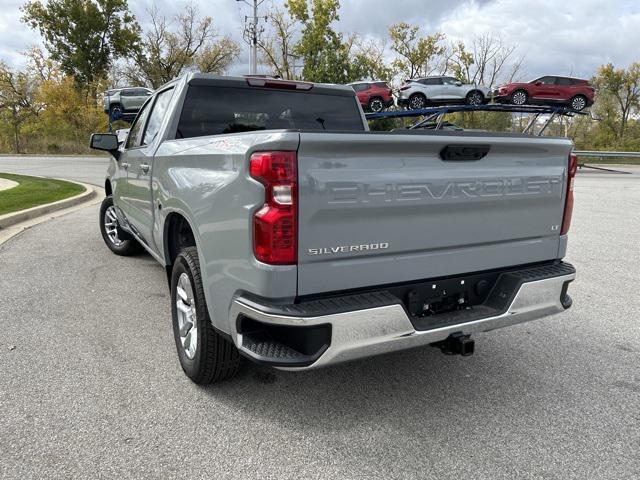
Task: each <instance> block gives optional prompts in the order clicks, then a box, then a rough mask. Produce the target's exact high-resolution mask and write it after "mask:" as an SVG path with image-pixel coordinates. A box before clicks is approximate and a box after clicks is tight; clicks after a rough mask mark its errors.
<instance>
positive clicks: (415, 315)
mask: <svg viewBox="0 0 640 480" xmlns="http://www.w3.org/2000/svg"><path fill="white" fill-rule="evenodd" d="M90 144H91V147H92V148H95V149H100V150H106V151H108V152H110V153H111V154H112V159H111V162H110V165H109V168H108V172H107V177H106V180H105V185H104V187H105V192H106V198H105V200H104V201H103V203H102V206H101V208H100V229H101V232H102V236H103V238H104V241H105V243H106V245H107V246H108V247H109V248H110V249H111V250H112V251H113V252H114V253H116V254H118V255H132V254H135V253H137V252H140V251H141V250H143V249H144V250H146V251H147V252H149V254H150V255H151V256H153V257H154V258H155V259H156V260H157V261H158V262H160V263H161V264H162V265H163V266H164V267H165V269H166V274H167V279H168V284H169V289H170V293H171V311H172V320H173V332H174V337H175V343H176V348H177V352H178V358H179V361H180V364H181V366H182V368H183V370H184V372H185V373H186V374H187V376H188V377H189V378H191V379H192V380H193V381H194V382H197V383H210V382H214V381H219V380H223V379H225V378H229V377H232V376H233V375H234V374H235V373H236V372H237V370H238V368H239V365H240V360H241V358H243V357H245V358H248V359H250V360H252V361H254V362H258V363H261V364H265V365H271V366H274V367H276V368H282V369H293V370H305V369H311V368H318V367H322V366H326V365H331V364H335V363H339V362H344V361H347V360H355V359H364V358H367V357H370V356H373V355H378V354H381V353H386V352H392V351H396V350H401V349H406V348H412V347H417V346H421V345H435V346H438V347H439V348H441V349H442V350H444V351H446V352H449V353H460V354H463V355H468V354H470V353H472V352H473V347H474V343H473V339H471V337H470V335H471V334H472V333H474V332H483V331H488V330H493V329H496V328H500V327H505V326H508V325H513V324H516V323H520V322H526V321H529V320H533V319H537V318H542V317H547V316H549V315H552V314H555V313H559V312H562V311H564V310H565V309H567V308H569V306H570V305H571V298H570V297H569V295H568V293H567V290H568V286H569V283H570V282H571V281H572V280H573V279H574V278H575V270H574V268H573V267H572V266H571V265H570V264H568V263H565V262H563V261H562V258H563V256H564V255H565V251H566V247H567V233H568V230H569V225H570V221H571V212H572V207H573V192H572V190H573V187H572V185H573V177H574V175H575V173H576V158H575V157H574V156H573V155H572V143H571V142H570V141H569V140H568V139H566V138H552V137H529V136H523V135H510V134H493V133H483V132H466V131H462V132H458V131H445V132H443V131H437V130H397V131H393V132H370V131H369V130H368V126H367V121H366V119H365V117H364V114H363V111H362V109H361V107H360V105H359V103H358V100H357V98H356V96H355V93H354V91H353V89H351V88H350V87H346V86H338V85H323V84H312V83H304V82H291V81H283V80H274V79H268V78H251V77H248V78H240V77H238V78H234V77H217V76H213V75H208V74H188V75H186V76H184V77H182V78H180V79H177V80H175V81H173V82H170V83H168V84H167V85H165V86H163V87H161V88H160V89H158V90H157V91H156V92H154V94H153V96H152V97H151V98H150V99H149V100H148V101H147V102H146V103H145V104H144V105H143V107H142V108H141V110H140V112H139V114H138V116H137V118H136V120H135V121H134V122H133V124H132V126H131V129H130V131H129V133H128V136H127V139H126V141H125V142H123V143H121V144H119V143H118V138H117V136H116V135H113V134H93V135H92V137H91V141H90Z"/></svg>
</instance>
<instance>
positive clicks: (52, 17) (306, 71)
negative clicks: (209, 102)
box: [0, 0, 640, 153]
mask: <svg viewBox="0 0 640 480" xmlns="http://www.w3.org/2000/svg"><path fill="white" fill-rule="evenodd" d="M21 11H22V21H23V22H24V24H25V25H26V26H28V27H29V28H32V29H34V30H36V31H38V32H39V33H40V35H41V37H42V41H43V42H42V43H43V45H44V49H40V48H38V47H32V48H30V49H28V50H27V51H26V52H23V56H24V67H22V68H19V69H16V68H11V67H9V66H8V65H7V64H6V63H4V62H2V61H0V152H4V153H9V152H15V153H84V152H87V146H86V144H87V139H88V136H89V134H90V133H91V132H93V131H99V130H105V129H106V128H107V115H105V113H104V112H103V110H102V104H101V102H102V93H103V92H104V91H105V90H107V89H108V88H113V87H118V86H146V87H150V88H158V87H159V86H161V85H162V84H164V83H166V82H168V81H170V80H172V79H173V78H175V77H177V76H179V75H181V74H183V73H185V72H188V71H203V72H211V73H216V74H224V73H226V72H228V71H229V69H230V68H231V67H232V66H234V65H235V64H236V63H237V61H238V57H239V55H240V52H241V49H242V48H246V47H245V46H243V45H241V44H239V43H238V42H236V41H235V40H234V39H232V38H231V37H229V36H225V35H220V34H219V33H218V30H217V28H216V24H215V23H214V18H212V17H210V16H207V15H203V14H202V12H200V11H199V10H198V9H197V8H196V7H195V6H193V5H190V4H187V5H186V6H185V8H184V9H182V10H181V12H180V13H179V14H177V15H175V16H173V17H167V16H166V15H165V14H163V13H162V12H161V11H160V10H158V9H157V8H156V7H152V8H151V9H150V10H149V11H148V12H147V13H148V19H149V20H148V22H146V23H145V24H144V27H143V26H141V24H140V23H139V22H138V20H137V19H136V17H135V16H134V14H133V13H132V12H131V11H130V9H129V6H128V3H127V0H45V1H28V2H27V3H25V4H24V5H23V6H22V8H21ZM215 20H216V21H217V22H218V23H221V22H222V21H224V19H215ZM262 22H263V24H264V26H265V31H264V33H263V34H262V35H261V36H260V38H259V42H258V49H259V61H260V64H261V70H262V72H261V73H265V74H270V75H276V76H279V77H281V78H284V79H304V80H307V81H314V82H327V83H348V82H352V81H357V80H363V79H376V80H385V81H387V82H389V83H390V84H391V85H392V86H395V87H397V86H399V85H400V84H401V83H402V82H403V81H404V80H405V79H407V78H413V77H419V76H426V75H435V74H437V75H439V74H447V75H452V76H455V77H457V78H458V79H460V80H461V81H464V82H475V83H479V84H483V85H486V86H488V87H494V86H496V85H498V84H500V83H504V82H509V81H515V80H523V79H524V78H523V76H524V75H525V74H526V71H525V60H526V59H525V56H524V55H523V54H522V53H521V50H520V49H519V47H518V46H517V45H512V44H507V43H506V42H504V41H503V39H502V38H501V37H500V35H499V34H496V33H486V34H484V35H481V36H479V37H477V38H475V39H473V40H471V41H469V42H466V43H465V42H461V41H452V40H450V39H449V38H447V36H446V34H445V33H444V32H426V31H425V30H424V29H423V28H421V26H420V25H412V24H409V23H405V22H400V23H397V24H394V25H391V26H389V28H388V31H387V32H386V34H385V35H384V37H383V38H381V39H380V38H367V37H363V36H361V35H358V34H354V33H345V32H341V31H340V30H339V27H340V2H339V0H288V1H286V2H285V3H284V6H283V7H282V8H279V7H276V8H273V9H271V10H270V11H269V13H268V15H267V16H266V17H264V18H263V19H262ZM592 82H593V84H594V86H595V87H596V89H597V96H596V98H597V100H596V104H595V105H594V106H593V107H592V111H594V113H595V115H596V116H597V117H598V118H600V121H595V122H594V121H592V120H591V119H590V118H587V117H582V116H579V117H576V118H574V119H569V120H567V119H563V120H562V121H561V122H558V123H556V124H554V125H552V127H551V129H550V131H551V133H556V134H563V135H568V136H570V137H572V138H573V139H574V141H575V142H576V144H577V146H578V147H579V148H584V149H617V150H627V149H628V150H638V149H640V122H639V121H638V118H639V116H640V63H638V62H636V63H633V64H631V65H630V66H628V67H626V68H616V67H614V66H613V65H611V64H606V65H603V66H601V67H600V68H599V69H598V70H597V71H596V72H594V75H593V78H592ZM496 115H497V114H496ZM503 115H505V114H503ZM505 119H506V120H505ZM456 120H457V121H458V122H459V123H461V124H462V126H469V127H472V128H486V129H497V130H507V129H509V128H513V127H514V122H517V119H514V118H512V117H508V116H503V118H502V119H500V120H495V119H492V118H491V116H490V115H475V116H460V118H457V119H456ZM123 127H124V125H123Z"/></svg>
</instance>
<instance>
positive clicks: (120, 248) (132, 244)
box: [100, 195, 144, 257]
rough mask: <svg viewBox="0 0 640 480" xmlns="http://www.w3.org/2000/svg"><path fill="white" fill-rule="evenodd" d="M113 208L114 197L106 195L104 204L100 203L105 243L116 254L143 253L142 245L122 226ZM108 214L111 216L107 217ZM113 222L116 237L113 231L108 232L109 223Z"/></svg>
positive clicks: (101, 231)
mask: <svg viewBox="0 0 640 480" xmlns="http://www.w3.org/2000/svg"><path fill="white" fill-rule="evenodd" d="M113 209H114V206H113V197H112V196H111V195H109V196H108V197H105V199H104V200H103V201H102V205H100V233H102V239H103V240H104V243H106V245H107V247H109V250H111V251H112V252H113V253H115V254H116V255H122V256H125V257H128V256H129V255H136V254H138V253H141V252H142V251H143V250H144V249H143V248H142V245H140V244H139V243H138V242H137V240H136V239H135V238H133V237H132V236H131V235H129V234H128V233H127V232H125V231H124V230H123V229H122V228H121V227H120V224H119V223H118V220H117V218H115V215H112V214H111V213H113V212H114V211H113ZM107 215H109V216H110V218H106V217H107ZM113 222H115V225H113V228H115V237H114V236H113V232H107V223H113ZM116 240H117V241H116Z"/></svg>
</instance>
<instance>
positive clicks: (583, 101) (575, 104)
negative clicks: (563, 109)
mask: <svg viewBox="0 0 640 480" xmlns="http://www.w3.org/2000/svg"><path fill="white" fill-rule="evenodd" d="M569 106H570V107H571V109H572V110H575V111H576V112H581V111H582V110H584V109H585V108H587V97H585V96H584V95H576V96H575V97H573V98H572V99H571V100H569Z"/></svg>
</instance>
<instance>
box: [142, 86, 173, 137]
mask: <svg viewBox="0 0 640 480" xmlns="http://www.w3.org/2000/svg"><path fill="white" fill-rule="evenodd" d="M172 96H173V88H170V89H168V90H165V91H164V92H160V93H159V94H158V95H156V100H155V102H154V104H153V108H152V110H151V113H150V114H149V121H148V122H147V128H146V129H145V131H144V135H143V137H142V143H141V145H149V144H150V143H151V142H153V139H154V138H156V135H157V134H158V132H159V131H160V125H161V124H162V120H163V119H164V116H165V114H166V113H167V108H168V107H169V102H170V101H171V97H172Z"/></svg>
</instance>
